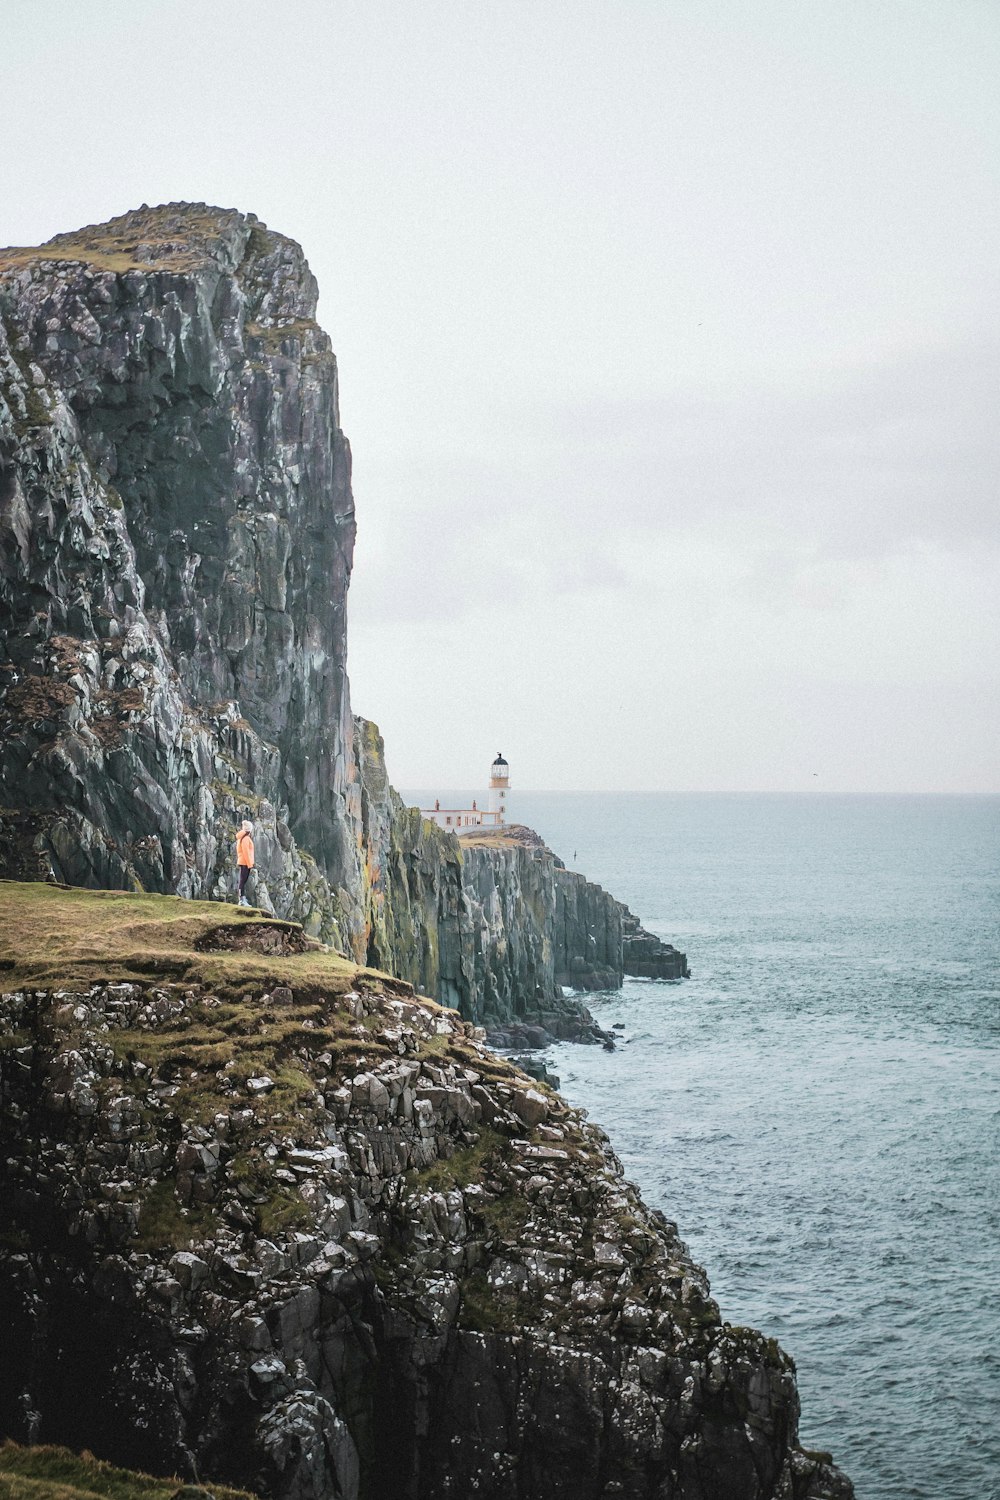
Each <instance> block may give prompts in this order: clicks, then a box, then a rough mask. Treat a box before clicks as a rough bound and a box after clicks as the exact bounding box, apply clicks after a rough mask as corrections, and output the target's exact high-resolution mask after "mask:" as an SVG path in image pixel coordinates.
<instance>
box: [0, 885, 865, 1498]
mask: <svg viewBox="0 0 1000 1500" xmlns="http://www.w3.org/2000/svg"><path fill="white" fill-rule="evenodd" d="M0 895H2V896H3V898H4V902H5V904H6V907H7V908H10V907H11V906H12V905H13V904H16V903H17V901H18V900H19V899H22V898H21V896H20V893H19V889H18V888H16V887H10V886H8V887H6V888H4V889H3V890H0ZM60 899H63V900H64V901H65V900H68V901H70V902H72V903H77V905H76V906H75V907H74V909H73V911H72V913H70V917H66V916H65V913H63V914H62V915H60V912H59V909H58V907H57V906H56V905H52V903H58V902H59V900H60ZM101 899H102V898H100V897H99V896H97V895H95V896H86V895H84V894H83V893H68V896H67V897H61V893H58V892H46V891H44V889H40V888H37V887H36V888H33V889H29V892H28V897H27V898H26V900H27V901H30V902H31V903H33V904H32V905H31V907H30V910H29V909H28V907H27V906H25V912H26V915H25V918H24V920H23V921H22V924H21V925H22V927H25V928H26V929H30V926H31V923H32V921H37V920H39V919H40V914H39V908H38V905H37V903H39V902H41V903H43V904H44V903H49V905H48V906H46V907H45V909H44V912H43V913H42V915H44V916H46V917H47V918H48V919H49V920H50V924H51V925H52V926H53V929H54V931H56V932H57V933H58V935H59V943H60V944H62V945H63V948H64V950H65V952H66V953H67V954H69V955H70V958H69V959H67V960H66V962H68V963H70V968H69V970H68V971H67V972H68V973H70V974H71V975H72V976H73V977H74V983H73V986H72V987H56V986H53V985H48V986H42V985H39V983H38V976H39V975H40V974H41V973H42V972H43V970H42V967H41V960H31V962H27V963H26V962H25V961H22V960H18V959H15V961H14V963H13V966H12V967H11V968H9V970H8V973H9V974H11V975H13V976H14V977H15V978H18V979H21V980H24V979H26V978H27V979H28V981H29V982H27V983H22V984H21V985H20V987H19V988H17V989H14V990H9V991H8V992H7V993H4V994H3V995H2V996H0V1033H2V1040H0V1070H2V1071H0V1083H2V1091H0V1106H2V1119H0V1124H2V1135H3V1152H2V1166H0V1192H2V1196H3V1202H4V1204H5V1209H6V1218H5V1233H4V1237H3V1239H2V1241H0V1316H2V1318H3V1322H4V1327H5V1329H7V1330H8V1332H7V1336H6V1344H5V1360H4V1362H3V1366H2V1371H0V1429H2V1430H4V1431H6V1432H7V1433H8V1434H11V1435H13V1436H20V1437H22V1438H23V1437H27V1436H31V1437H34V1438H36V1439H37V1438H40V1439H41V1440H43V1441H46V1442H65V1443H67V1444H68V1445H70V1446H76V1447H84V1446H86V1447H89V1448H91V1449H92V1450H93V1451H95V1452H96V1453H97V1454H98V1456H99V1457H102V1458H107V1459H110V1460H111V1461H113V1462H117V1463H124V1464H127V1465H130V1466H134V1467H141V1468H144V1469H149V1470H153V1471H158V1472H168V1473H169V1472H179V1473H182V1474H183V1473H185V1472H186V1473H190V1474H194V1473H195V1472H197V1473H198V1474H200V1475H201V1476H202V1478H203V1480H204V1479H205V1478H206V1477H209V1478H215V1479H219V1480H227V1481H229V1482H231V1483H234V1484H239V1485H244V1486H248V1487H251V1488H259V1489H260V1490H261V1492H262V1493H265V1494H267V1495H269V1496H272V1497H275V1500H360V1497H362V1496H365V1495H380V1496H381V1495H385V1496H393V1497H399V1500H409V1497H412V1500H432V1497H440V1496H448V1495H452V1496H456V1497H459V1496H461V1497H463V1500H464V1497H466V1496H469V1495H472V1494H477V1495H482V1496H484V1497H495V1500H515V1497H516V1500H536V1497H537V1500H543V1497H545V1500H549V1497H553V1496H554V1497H560V1496H565V1497H567V1500H569V1497H570V1496H573V1497H584V1500H598V1497H602V1500H604V1497H610V1496H629V1497H635V1500H640V1497H642V1500H646V1497H648V1500H653V1497H658V1500H664V1497H672V1500H721V1497H723V1496H724V1497H726V1500H744V1497H745V1500H764V1497H781V1500H803V1497H806V1496H808V1497H812V1500H819V1497H820V1496H831V1497H838V1500H846V1497H849V1496H850V1494H851V1489H850V1486H849V1484H848V1483H847V1481H846V1480H844V1479H843V1478H842V1476H840V1475H839V1474H838V1473H837V1471H835V1470H833V1469H832V1468H830V1467H829V1465H828V1464H827V1463H826V1462H825V1461H824V1460H823V1459H822V1458H819V1457H816V1456H809V1455H806V1454H804V1453H803V1452H801V1450H800V1449H799V1448H798V1447H797V1442H796V1431H797V1416H798V1400H797V1395H796V1390H795V1379H794V1367H793V1365H792V1363H791V1361H790V1360H789V1359H788V1358H787V1356H786V1355H784V1354H783V1353H782V1351H781V1350H780V1349H779V1348H778V1346H777V1345H776V1344H775V1343H774V1342H773V1341H770V1340H767V1339H765V1338H764V1337H762V1335H760V1334H758V1333H756V1332H754V1331H752V1330H749V1329H737V1328H732V1327H729V1326H728V1325H726V1324H723V1323H722V1322H721V1321H720V1318H719V1313H718V1309H717V1307H716V1305H715V1303H714V1302H713V1301H712V1299H711V1297H710V1295H709V1288H708V1283H707V1281H706V1278H705V1276H704V1273H703V1272H702V1271H701V1270H700V1268H699V1267H697V1266H696V1265H694V1264H693V1262H692V1261H691V1259H690V1256H689V1255H688V1253H687V1250H686V1249H685V1247H684V1245H683V1244H682V1242H681V1241H680V1239H679V1237H678V1234H677V1229H676V1226H675V1225H673V1224H671V1223H669V1222H668V1221H667V1220H666V1219H665V1218H664V1217H663V1216H662V1215H661V1214H658V1213H655V1212H650V1211H649V1210H647V1209H646V1207H645V1206H644V1205H643V1203H642V1201H641V1199H640V1197H639V1195H638V1193H637V1191H636V1190H635V1188H634V1187H633V1186H632V1185H631V1184H629V1183H628V1182H626V1181H625V1180H624V1179H623V1177H622V1173H621V1167H620V1165H619V1163H618V1161H617V1160H616V1158H615V1156H614V1153H613V1151H612V1150H611V1148H610V1146H609V1144H608V1142H607V1139H606V1137H605V1136H604V1135H603V1133H602V1132H601V1131H600V1130H599V1129H597V1128H596V1127H595V1126H592V1125H590V1124H588V1123H587V1122H586V1120H585V1119H584V1118H583V1117H582V1115H581V1114H580V1113H579V1112H578V1111H575V1110H573V1109H571V1108H569V1106H567V1104H566V1103H565V1102H564V1101H563V1100H562V1099H561V1098H560V1097H559V1096H558V1095H557V1094H554V1093H553V1092H552V1091H551V1090H549V1089H547V1088H546V1087H545V1086H544V1085H538V1084H535V1083H533V1082H532V1081H531V1080H530V1079H528V1078H526V1077H525V1076H524V1075H523V1074H520V1073H519V1072H518V1071H517V1070H516V1069H515V1068H513V1067H512V1066H511V1065H509V1064H507V1063H505V1062H504V1061H503V1060H501V1059H498V1058H497V1057H496V1056H495V1055H494V1054H492V1053H491V1052H490V1051H489V1050H488V1049H486V1048H485V1047H484V1045H483V1043H482V1041H481V1034H480V1033H478V1032H477V1031H476V1029H475V1028H473V1027H471V1026H470V1025H469V1024H468V1023H466V1022H464V1021H462V1020H461V1019H460V1018H459V1017H458V1016H457V1015H456V1014H455V1013H454V1012H453V1011H448V1010H446V1009H444V1008H441V1007H439V1006H437V1005H436V1004H434V1003H433V1002H430V1001H423V1000H421V999H419V998H418V997H415V996H413V995H412V994H410V993H408V992H407V990H406V987H403V986H400V985H399V984H398V983H395V984H394V983H393V982H392V981H391V980H388V979H387V978H386V977H385V976H379V975H378V974H376V973H374V972H373V971H370V970H358V969H356V968H352V967H351V966H349V965H346V964H344V963H343V961H340V960H337V959H335V958H334V957H333V956H327V955H324V954H321V953H318V952H316V951H315V950H312V951H306V952H304V953H298V954H296V953H291V954H287V955H281V956H274V955H273V953H272V952H270V951H267V952H262V953H260V954H259V955H256V956H255V955H254V953H253V952H252V948H251V947H244V948H242V949H241V950H239V951H234V950H233V949H232V948H226V947H224V948H218V947H215V948H212V949H211V950H208V949H206V948H205V947H204V946H201V947H199V942H200V940H201V938H202V937H203V932H202V931H201V930H200V928H199V923H203V924H204V926H205V928H206V929H207V927H208V926H209V924H216V923H217V922H218V908H212V907H204V906H194V907H192V905H191V904H188V903H181V902H171V901H169V900H162V901H160V902H159V903H157V902H156V901H155V900H154V899H153V898H146V899H145V902H144V903H143V904H142V906H141V909H140V910H138V911H136V912H135V913H134V914H131V913H130V912H129V910H128V907H127V905H123V903H127V901H128V898H124V897H117V898H113V900H114V902H115V903H116V904H113V905H107V904H106V905H105V906H104V907H101V905H100V902H101ZM104 899H105V901H107V898H104ZM80 902H84V903H90V906H84V907H81V906H80V905H79V903H80ZM90 907H92V908H93V910H91V909H90ZM175 908H177V909H179V910H178V911H175V910H174V909H175ZM102 912H105V913H111V916H112V917H113V919H114V920H113V924H112V928H111V936H110V938H109V959H108V965H109V968H110V969H112V970H113V972H114V973H115V974H117V975H124V976H126V977H124V978H120V979H118V981H117V982H108V981H103V982H102V981H98V982H93V983H89V984H86V985H81V984H80V982H79V976H80V974H81V973H83V972H85V971H84V970H81V969H80V968H79V965H81V964H86V962H87V958H86V945H85V944H84V945H83V946H82V947H81V940H80V939H79V934H81V933H83V932H84V931H85V924H86V923H87V922H90V923H91V924H93V922H94V921H99V919H100V917H101V914H102ZM7 915H8V916H9V910H8V912H7ZM70 918H71V919H72V920H70ZM109 920H110V919H109ZM229 920H230V921H231V922H232V924H233V926H234V928H235V929H236V930H237V931H242V932H243V934H244V936H247V935H249V934H251V933H252V931H253V928H254V926H255V925H257V924H250V925H248V926H247V927H246V928H243V929H240V927H239V923H238V920H237V918H236V914H235V913H234V914H233V915H232V917H231V918H230V919H229ZM178 922H181V923H183V924H184V925H183V927H182V928H181V929H178V928H177V926H176V924H177V923H178ZM136 928H138V929H140V930H141V932H142V934H143V938H144V941H145V942H147V943H153V946H154V947H155V946H156V943H155V942H154V939H155V937H156V930H160V929H162V931H161V936H160V939H159V942H160V944H161V945H168V947H169V951H170V952H171V953H173V955H174V958H175V961H176V962H177V963H180V962H181V961H182V959H183V958H184V955H188V959H187V962H189V965H190V967H189V968H188V969H187V971H186V973H185V976H184V980H183V982H174V983H157V982H150V981H149V980H148V979H143V978H141V977H138V978H130V977H127V976H128V975H129V973H130V967H129V966H130V964H131V963H132V961H133V958H134V957H135V956H136V950H130V949H129V941H130V934H132V933H133V932H134V931H135V930H136ZM26 942H27V939H26ZM264 946H265V947H266V946H267V945H266V944H265V945H264ZM199 955H200V956H199ZM19 964H20V967H19ZM74 964H75V965H76V966H77V967H75V968H74V967H72V966H73V965H74ZM201 965H207V966H208V967H205V968H201V967H199V966H201Z"/></svg>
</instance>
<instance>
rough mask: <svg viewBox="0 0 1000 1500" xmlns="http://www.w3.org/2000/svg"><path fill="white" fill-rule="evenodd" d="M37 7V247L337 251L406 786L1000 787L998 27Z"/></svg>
mask: <svg viewBox="0 0 1000 1500" xmlns="http://www.w3.org/2000/svg"><path fill="white" fill-rule="evenodd" d="M0 9H2V27H0V45H2V52H0V112H2V116H3V136H2V139H3V142H4V148H3V153H2V159H0V182H2V187H3V193H2V198H0V203H2V208H0V243H12V244H21V243H25V244H34V243H37V242H38V241H39V240H42V239H45V238H47V237H48V236H49V235H51V234H53V233H56V232H57V231H59V230H65V229H72V228H76V227H77V226H78V225H81V224H85V223H90V222H96V221H100V220H103V219H105V218H108V217H109V216H111V215H112V214H115V213H119V212H122V211H123V210H125V209H128V208H132V207H136V206H137V205H138V204H139V203H141V202H144V201H145V202H149V203H158V202H163V201H168V200H171V199H178V198H187V199H204V200H207V201H209V202H214V203H218V204H221V205H223V206H234V207H238V208H241V209H243V210H248V211H253V212H255V213H257V214H258V215H260V217H261V218H263V219H264V220H266V221H267V223H268V224H270V225H271V226H272V227H273V228H275V229H278V230H281V231H283V232H284V233H287V234H291V235H293V236H295V238H297V239H299V240H300V241H301V242H302V244H303V245H304V246H305V249H306V253H307V255H308V257H309V260H310V263H311V265H312V267H313V269H314V271H315V272H316V275H317V276H318V278H319V282H320V288H321V301H320V317H321V320H322V321H323V323H324V325H325V326H326V327H327V328H328V329H329V331H330V333H331V335H332V337H333V340H334V347H335V348H336V350H337V353H338V356H339V359H340V367H341V385H342V411H343V421H344V426H345V429H346V430H347V432H348V435H349V436H350V438H351V442H352V446H353V449H354V457H355V497H356V502H357V509H358V521H359V534H358V550H357V558H356V568H355V577H354V584H353V586H352V595H351V635H350V641H351V648H350V649H351V654H350V672H351V682H352V692H353V698H354V704H355V708H356V709H357V710H358V711H360V712H363V713H366V714H367V715H369V716H370V717H372V718H374V719H376V720H377V721H378V723H379V724H380V725H381V727H382V729H383V732H384V733H385V735H386V740H387V751H388V759H389V769H390V772H391V774H392V776H393V778H394V780H396V782H397V784H398V785H404V786H406V785H408V786H424V787H429V786H432V785H434V784H438V785H440V786H441V787H442V788H444V787H449V786H469V785H475V784H477V783H478V782H480V781H481V780H482V779H483V777H484V776H485V771H486V767H487V765H488V762H489V761H490V760H491V759H492V756H493V753H494V751H495V750H496V748H497V747H498V746H499V747H501V748H502V749H503V751H504V753H505V754H506V755H507V757H508V759H509V760H510V762H511V779H512V786H513V787H514V788H515V789H516V787H518V786H521V787H536V788H542V787H545V788H549V787H552V788H605V787H607V788H612V787H627V788H663V789H704V790H715V789H720V790H723V789H733V790H758V789H760V790H808V791H812V790H828V791H843V790H857V791H869V790H871V791H894V790H899V791H975V790H980V791H982V790H1000V754H998V750H997V741H998V735H997V727H998V720H1000V693H998V686H997V684H998V676H1000V674H998V667H1000V662H998V657H1000V537H998V525H997V515H998V488H1000V463H998V447H1000V442H998V421H997V391H998V380H997V376H998V373H1000V369H998V367H1000V353H998V339H997V333H998V322H1000V286H998V280H1000V192H998V186H1000V184H998V180H997V179H998V177H1000V4H998V3H997V0H877V3H875V0H750V3H747V0H685V3H681V0H659V3H652V0H650V3H641V0H603V3H591V0H505V3H504V4H502V5H500V4H491V5H488V4H485V3H482V4H477V3H473V0H461V3H459V0H455V3H437V0H420V3H419V4H416V3H412V0H406V3H401V0H384V3H379V4H371V5H363V4H359V3H354V4H347V3H341V0H257V3H254V0H239V3H232V0H212V3H211V4H208V5H206V4H204V3H202V0H197V3H192V0H87V3H81V0H0Z"/></svg>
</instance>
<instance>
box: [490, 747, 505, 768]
mask: <svg viewBox="0 0 1000 1500" xmlns="http://www.w3.org/2000/svg"><path fill="white" fill-rule="evenodd" d="M493 764H494V765H495V766H505V765H506V764H507V762H506V761H505V760H504V758H503V756H502V755H501V754H500V751H499V750H498V751H497V758H496V760H495V761H494V762H493Z"/></svg>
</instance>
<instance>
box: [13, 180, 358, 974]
mask: <svg viewBox="0 0 1000 1500" xmlns="http://www.w3.org/2000/svg"><path fill="white" fill-rule="evenodd" d="M0 263H2V272H0V313H2V325H0V392H2V396H0V618H2V620H3V625H4V651H3V655H2V659H0V676H2V680H3V695H2V705H0V715H2V721H3V722H2V730H3V738H2V751H0V787H2V797H3V803H4V804H5V806H6V807H7V808H8V809H10V810H11V811H9V812H8V814H7V816H5V817H4V823H3V837H2V843H3V845H4V847H5V848H6V849H7V850H8V851H9V852H8V856H7V863H8V867H9V866H10V865H11V864H14V863H15V862H20V864H21V865H22V866H23V867H24V868H26V869H30V868H31V867H32V864H34V866H35V867H36V868H42V869H45V868H46V867H51V869H52V870H53V871H54V873H55V874H56V875H57V876H58V877H60V878H62V879H65V880H68V881H71V882H73V883H80V884H95V885H104V886H115V885H123V884H124V885H128V884H129V883H141V884H142V886H144V887H145V888H146V889H151V890H175V891H178V892H180V893H181V894H190V895H207V894H212V893H221V891H222V890H223V889H224V888H225V885H226V877H227V874H228V866H229V864H230V861H231V851H230V842H229V841H230V836H231V831H232V828H233V825H234V822H235V817H236V813H237V808H238V807H242V806H243V805H247V804H248V805H250V806H251V807H252V809H253V811H254V813H255V814H262V816H261V818H260V821H261V823H262V825H263V828H262V832H263V839H262V844H263V848H262V859H261V870H262V874H263V876H264V877H265V879H266V881H267V892H268V894H269V896H270V899H271V900H273V901H274V902H275V904H276V905H277V906H278V907H279V908H280V909H281V910H282V911H283V912H285V913H286V914H289V915H291V914H295V915H299V916H302V917H303V918H305V919H306V920H307V921H310V922H311V924H312V925H313V926H314V927H315V928H316V930H318V931H320V932H322V933H323V934H324V935H326V936H330V937H332V938H335V939H336V940H338V941H339V942H340V943H342V944H343V945H344V946H345V947H348V948H350V947H352V946H354V945H356V943H357V940H358V934H359V932H360V929H361V918H360V911H359V909H358V900H359V892H360V878H359V872H358V854H357V849H356V845H355V841H354V840H353V838H352V827H353V824H354V823H355V822H356V820H357V806H356V793H355V791H354V789H353V787H352V780H353V762H352V754H351V737H352V724H351V716H350V702H349V697H348V689H347V678H346V671H345V660H346V623H345V620H346V595H347V583H348V579H349V575H350V567H351V555H352V548H353V541H354V512H353V505H352V501H351V492H350V456H349V451H348V448H347V443H346V440H345V438H344V436H343V434H342V433H341V431H340V427H339V419H338V414H337V382H336V366H335V362H334V358H333V355H332V353H331V352H330V346H329V340H328V339H327V337H326V335H325V334H324V333H323V332H322V331H321V330H320V329H319V328H318V327H317V325H316V324H315V322H314V321H313V312H314V309H315V298H316V287H315V282H314V280H313V278H312V275H311V273H310V272H309V269H308V267H307V265H306V263H305V260H304V258H303V256H302V252H301V251H300V250H299V248H298V246H297V245H295V244H294V243H293V242H292V241H290V240H286V239H284V238H283V237H282V236H280V235H275V234H272V233H270V232H269V231H267V230H265V229H264V228H263V226H261V225H259V224H257V223H256V221H255V220H253V219H252V218H245V217H244V216H243V215H240V214H236V213H225V212H221V211H218V210H208V209H205V208H204V207H203V206H202V207H195V208H191V207H184V206H182V205H179V206H175V207H174V208H168V209H164V210H150V211H146V212H140V213H136V214H129V215H126V216H125V217H124V218H122V219H120V220H116V221H113V223H111V224H109V225H106V226H102V227H101V228H99V229H93V230H89V231H81V232H80V234H78V235H74V236H62V237H60V238H59V239H58V240H56V241H53V242H52V244H51V245H50V246H47V247H45V249H44V250H42V251H36V252H33V253H31V254H27V253H17V252H15V253H12V254H11V253H8V254H6V255H5V256H4V257H2V258H0ZM264 804H266V806H265V805H264ZM299 845H301V846H302V847H303V848H305V849H307V850H308V851H309V855H308V857H306V856H303V855H302V854H300V852H299V847H298V846H299Z"/></svg>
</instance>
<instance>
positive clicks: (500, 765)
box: [490, 750, 510, 823]
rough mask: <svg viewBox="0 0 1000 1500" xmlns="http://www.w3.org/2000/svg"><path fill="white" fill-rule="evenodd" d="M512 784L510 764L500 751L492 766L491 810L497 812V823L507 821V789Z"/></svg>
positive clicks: (495, 820) (495, 819)
mask: <svg viewBox="0 0 1000 1500" xmlns="http://www.w3.org/2000/svg"><path fill="white" fill-rule="evenodd" d="M509 786H510V766H509V765H508V764H507V762H506V761H505V760H504V758H503V756H502V755H501V754H500V751H499V750H498V751H497V758H496V760H495V761H494V762H493V764H492V765H491V766H490V812H491V813H495V814H496V816H495V818H494V820H493V821H494V822H495V823H506V821H507V789H508V787H509Z"/></svg>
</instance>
